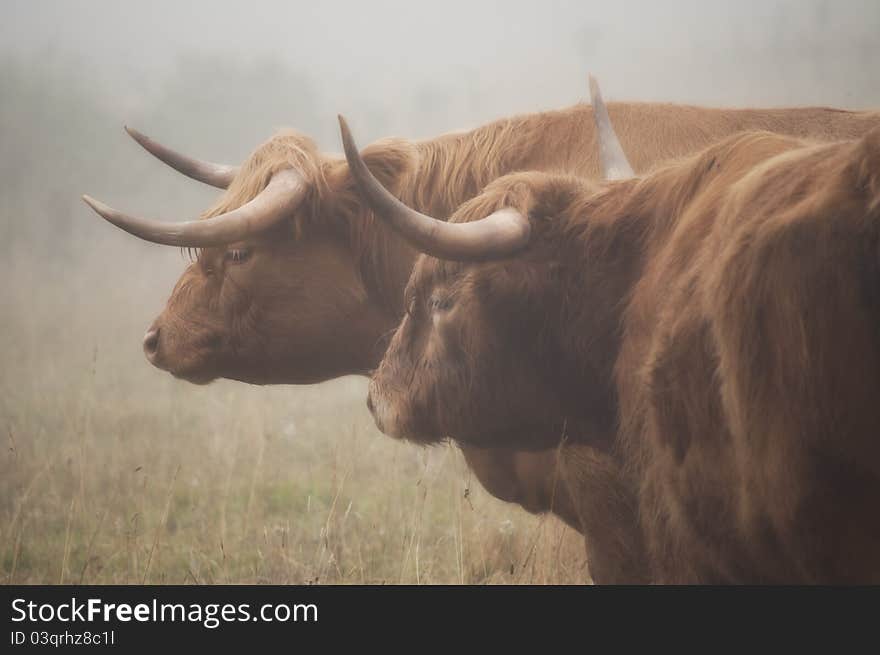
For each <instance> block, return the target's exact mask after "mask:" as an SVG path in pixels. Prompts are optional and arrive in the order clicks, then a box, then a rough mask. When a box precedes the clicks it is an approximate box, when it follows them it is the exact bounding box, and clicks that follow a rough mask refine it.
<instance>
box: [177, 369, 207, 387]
mask: <svg viewBox="0 0 880 655" xmlns="http://www.w3.org/2000/svg"><path fill="white" fill-rule="evenodd" d="M169 373H171V375H173V376H174V377H175V378H177V379H178V380H183V381H185V382H189V383H190V384H197V385H199V386H204V385H206V384H211V383H212V382H213V381H214V380H216V379H217V378H218V377H219V376H218V375H213V374H210V373H195V372H191V371H186V372H176V371H169Z"/></svg>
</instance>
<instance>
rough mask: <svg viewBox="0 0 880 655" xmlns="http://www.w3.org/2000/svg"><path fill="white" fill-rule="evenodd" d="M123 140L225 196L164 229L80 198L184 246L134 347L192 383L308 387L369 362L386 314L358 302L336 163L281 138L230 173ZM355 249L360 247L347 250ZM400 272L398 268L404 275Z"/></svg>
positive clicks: (350, 199) (152, 236) (351, 199)
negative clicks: (173, 276) (187, 259)
mask: <svg viewBox="0 0 880 655" xmlns="http://www.w3.org/2000/svg"><path fill="white" fill-rule="evenodd" d="M129 133H130V134H131V135H132V136H133V137H134V138H135V139H136V140H137V141H138V142H139V143H140V144H141V145H142V146H144V147H145V148H146V149H147V150H148V151H150V152H151V153H152V154H154V155H155V156H157V157H158V158H159V159H161V160H163V161H165V162H166V163H168V164H169V165H171V166H172V167H174V168H176V169H177V170H179V171H180V172H182V173H184V174H186V175H188V176H190V177H193V178H195V179H197V180H200V181H202V182H205V183H208V184H211V185H213V186H216V187H220V188H225V189H226V193H225V194H224V195H223V196H222V197H221V199H220V200H219V202H218V203H217V204H216V205H215V206H214V207H213V208H211V209H210V210H208V211H207V212H205V214H204V215H203V217H202V219H201V220H195V221H190V222H184V223H165V222H160V221H154V220H147V219H142V218H137V217H133V216H129V215H126V214H123V213H121V212H118V211H115V210H113V209H111V208H109V207H107V206H106V205H103V204H102V203H99V202H97V201H95V200H93V199H91V198H88V197H84V199H85V200H86V202H87V203H88V204H89V205H90V206H91V207H92V208H93V209H94V210H95V211H96V212H97V213H98V214H100V215H101V216H103V217H104V218H105V219H107V220H108V221H110V222H111V223H113V224H114V225H117V226H118V227H120V228H122V229H123V230H125V231H127V232H129V233H131V234H133V235H135V236H137V237H140V238H142V239H145V240H147V241H152V242H154V243H160V244H166V245H172V246H179V247H183V248H188V249H192V250H193V252H195V253H196V259H195V262H194V263H192V264H191V265H190V266H189V267H188V268H187V269H186V270H185V272H184V273H183V275H182V276H181V278H180V280H179V281H178V283H177V285H176V286H175V288H174V291H173V292H172V294H171V297H170V298H169V300H168V303H167V305H166V307H165V309H164V310H163V311H162V313H161V314H160V315H159V317H158V318H157V319H156V320H155V321H154V322H153V324H152V325H151V326H150V327H149V329H148V331H147V333H146V335H145V337H144V342H143V347H144V352H145V354H146V356H147V359H148V360H149V361H150V362H151V363H153V364H154V365H155V366H157V367H159V368H162V369H164V370H167V371H169V372H171V373H172V374H174V375H175V376H178V377H181V378H184V379H186V380H189V381H191V382H197V383H204V382H208V381H210V380H213V379H215V378H217V377H227V378H233V379H237V380H242V381H246V382H252V383H259V384H265V383H282V382H286V383H310V382H317V381H320V380H324V379H328V378H332V377H336V376H339V375H344V374H349V373H363V372H366V371H368V370H370V369H371V368H373V367H374V366H375V365H376V362H377V361H378V359H379V357H381V353H382V352H383V350H384V346H385V343H380V340H381V339H380V337H381V335H383V334H385V333H387V332H388V330H389V328H391V327H393V325H394V324H395V323H396V321H397V316H398V314H397V312H396V311H394V310H393V308H390V309H387V310H386V309H385V308H383V307H382V304H381V303H379V302H376V301H375V299H370V298H368V295H369V293H368V286H369V285H370V280H369V279H367V280H365V276H364V275H363V268H362V263H363V262H362V257H361V258H360V259H359V257H360V256H359V255H358V254H357V253H356V252H355V251H357V250H360V251H364V250H365V249H366V248H367V246H368V245H369V244H367V243H365V237H364V232H363V230H362V229H361V230H360V231H358V228H359V227H362V226H359V225H358V223H359V221H357V220H352V216H351V214H352V213H354V212H355V211H356V208H357V206H358V202H357V199H358V195H357V192H356V190H355V189H354V188H353V186H352V183H351V181H350V179H349V176H348V173H347V169H348V167H347V165H346V164H345V161H344V160H342V159H341V158H339V157H331V156H325V155H322V154H321V153H319V152H318V151H317V149H316V148H315V146H314V144H313V143H312V142H311V141H310V140H309V139H307V138H306V137H303V136H302V135H299V134H297V133H293V132H286V133H282V134H279V135H277V136H275V137H273V138H272V139H270V140H269V141H268V142H266V143H265V144H263V145H262V146H261V147H259V148H258V149H257V150H256V151H255V152H254V153H253V154H252V155H251V156H250V157H249V158H248V159H247V161H245V162H244V164H242V166H240V167H230V166H222V165H217V164H209V163H206V162H201V161H198V160H194V159H191V158H189V157H186V156H184V155H181V154H179V153H176V152H174V151H172V150H170V149H168V148H166V147H164V146H162V145H160V144H158V143H156V142H155V141H152V140H151V139H149V138H147V137H145V136H143V135H142V134H140V133H138V132H135V131H134V130H129ZM357 242H360V243H357ZM404 270H408V267H407V268H405V269H404Z"/></svg>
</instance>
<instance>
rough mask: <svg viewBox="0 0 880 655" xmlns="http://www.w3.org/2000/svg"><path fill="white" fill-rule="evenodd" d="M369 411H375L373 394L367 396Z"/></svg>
mask: <svg viewBox="0 0 880 655" xmlns="http://www.w3.org/2000/svg"><path fill="white" fill-rule="evenodd" d="M367 409H369V410H370V411H371V412H372V411H373V394H371V393H368V394H367Z"/></svg>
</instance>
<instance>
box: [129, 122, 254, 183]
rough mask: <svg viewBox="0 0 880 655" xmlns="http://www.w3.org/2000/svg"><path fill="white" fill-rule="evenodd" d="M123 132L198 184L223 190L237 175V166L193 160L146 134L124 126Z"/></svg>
mask: <svg viewBox="0 0 880 655" xmlns="http://www.w3.org/2000/svg"><path fill="white" fill-rule="evenodd" d="M125 131H126V132H128V134H129V136H130V137H131V138H132V139H134V140H135V141H137V142H138V143H139V144H141V146H142V147H143V148H144V150H146V151H147V152H149V153H150V154H151V155H153V156H154V157H155V158H156V159H159V160H161V161H163V162H165V163H166V164H168V165H169V166H170V167H171V168H173V169H174V170H176V171H178V172H180V173H183V174H184V175H186V176H187V177H191V178H192V179H194V180H198V181H199V182H204V183H205V184H210V185H211V186H215V187H217V188H218V189H225V188H226V187H228V186H229V184H230V183H231V182H232V180H233V178H234V177H235V176H236V174H237V173H238V166H227V165H226V164H214V163H212V162H209V161H202V160H200V159H194V158H192V157H189V156H187V155H184V154H182V153H179V152H177V151H176V150H172V149H171V148H168V147H167V146H163V145H162V144H161V143H159V142H158V141H154V140H153V139H151V138H150V137H148V136H147V135H146V134H142V133H140V132H138V131H137V130H136V129H134V128H133V127H128V126H127V125H126V126H125Z"/></svg>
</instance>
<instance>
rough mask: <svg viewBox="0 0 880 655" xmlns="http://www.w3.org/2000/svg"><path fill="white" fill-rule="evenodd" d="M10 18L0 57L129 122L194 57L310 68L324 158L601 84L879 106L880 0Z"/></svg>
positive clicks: (193, 8)
mask: <svg viewBox="0 0 880 655" xmlns="http://www.w3.org/2000/svg"><path fill="white" fill-rule="evenodd" d="M3 6H4V10H3V14H4V20H3V21H2V22H0V52H4V53H10V52H11V53H15V54H16V55H18V56H20V57H23V58H32V57H36V58H52V57H63V58H73V60H74V61H76V62H77V64H78V66H80V67H81V68H82V69H83V71H85V73H86V75H87V76H88V77H90V78H92V79H94V80H96V81H98V82H100V83H101V84H102V85H103V87H104V89H105V92H106V94H107V95H108V96H113V97H114V100H115V101H116V102H118V103H119V106H120V108H121V109H126V108H132V107H133V108H136V107H137V106H138V102H139V98H141V97H143V96H144V95H145V94H148V93H149V92H150V88H151V84H155V83H156V82H155V81H156V80H158V79H161V77H162V76H163V75H168V74H170V72H171V71H173V70H174V68H175V66H176V65H177V64H178V62H179V60H180V58H181V57H186V56H199V57H207V58H210V57H212V56H216V57H222V58H223V59H224V60H226V59H232V60H237V61H239V62H242V63H255V65H258V66H259V65H263V64H265V65H266V66H271V65H279V64H283V65H285V66H288V67H290V68H293V69H295V70H298V71H301V72H302V74H303V78H304V82H307V83H308V84H309V85H310V92H311V93H313V94H317V95H318V96H319V97H320V98H319V104H320V106H321V107H322V108H326V110H327V112H328V116H327V117H326V126H322V127H321V128H320V129H319V132H320V133H319V134H317V135H316V137H317V138H318V139H319V141H326V140H329V139H333V141H332V142H330V143H322V145H324V146H325V147H330V146H335V145H336V144H335V125H334V114H335V112H345V113H347V114H350V115H352V116H353V117H356V116H357V115H358V113H359V112H361V113H364V114H368V113H369V114H374V115H375V114H381V115H382V116H384V117H385V118H386V120H383V121H381V122H380V125H381V127H383V128H384V129H386V130H390V131H392V132H393V133H394V134H398V135H401V136H426V135H428V134H430V133H433V132H434V131H438V130H439V131H445V130H452V129H458V128H465V127H472V126H475V125H477V124H479V123H480V122H483V121H485V120H489V119H492V118H495V117H498V116H501V115H505V114H511V113H516V112H523V111H533V110H536V109H540V108H552V107H558V106H564V105H567V104H571V103H573V102H577V101H579V100H582V99H584V97H585V96H586V84H585V78H586V74H587V72H593V73H595V74H596V75H597V76H598V77H599V79H600V81H601V82H602V84H603V87H604V89H605V95H606V96H607V97H609V98H611V99H628V100H668V101H678V102H692V103H703V104H714V105H763V106H770V105H793V104H821V105H837V106H845V107H853V108H863V107H876V106H880V67H878V65H877V64H878V61H880V45H878V39H880V36H878V35H880V2H877V1H876V0H857V1H846V0H844V1H838V2H831V1H826V0H819V1H816V0H810V1H803V0H786V1H778V2H769V1H756V0H740V1H738V2H706V1H690V0H683V1H678V2H662V3H660V2H630V1H621V0H614V1H613V2H608V1H607V0H606V1H604V2H594V1H585V0H580V1H569V0H556V1H553V0H550V1H548V2H536V1H535V0H531V1H525V2H523V1H519V0H513V1H511V0H497V1H496V0H489V1H486V0H464V1H462V0H447V1H446V2H442V3H436V2H431V3H427V2H425V3H422V2H412V1H409V2H403V1H393V0H372V1H371V2H364V3H354V2H339V1H332V2H321V3H316V2H313V1H309V2H298V1H287V2H282V1H273V2H247V3H245V2H240V1H236V2H230V1H225V0H212V1H197V2H179V1H177V0H172V1H168V0H154V1H151V2H138V3H134V2H119V1H117V0H91V1H89V2H73V1H70V0H68V1H62V2H34V1H33V0H13V1H12V2H10V1H9V0H5V2H4V4H3ZM220 75H222V73H218V77H219V76H220ZM217 82H218V83H221V82H222V80H219V79H218V80H217ZM228 93H229V96H230V97H229V102H233V103H248V102H251V103H257V102H272V98H240V97H236V90H235V89H233V88H230V89H228ZM168 110H169V111H172V110H173V108H168ZM374 118H375V116H374ZM289 120H290V122H291V123H295V122H296V116H295V115H291V116H290V119H289ZM375 122H378V121H374V123H375ZM273 127H274V126H273ZM370 136H378V135H377V134H372V135H370Z"/></svg>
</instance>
